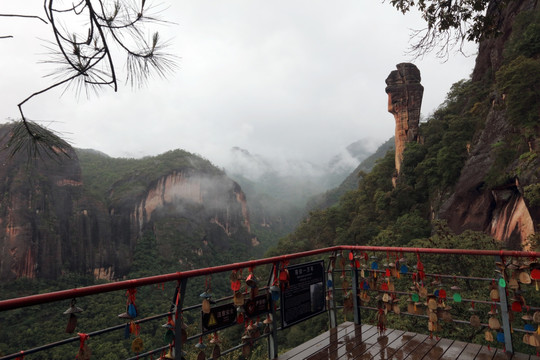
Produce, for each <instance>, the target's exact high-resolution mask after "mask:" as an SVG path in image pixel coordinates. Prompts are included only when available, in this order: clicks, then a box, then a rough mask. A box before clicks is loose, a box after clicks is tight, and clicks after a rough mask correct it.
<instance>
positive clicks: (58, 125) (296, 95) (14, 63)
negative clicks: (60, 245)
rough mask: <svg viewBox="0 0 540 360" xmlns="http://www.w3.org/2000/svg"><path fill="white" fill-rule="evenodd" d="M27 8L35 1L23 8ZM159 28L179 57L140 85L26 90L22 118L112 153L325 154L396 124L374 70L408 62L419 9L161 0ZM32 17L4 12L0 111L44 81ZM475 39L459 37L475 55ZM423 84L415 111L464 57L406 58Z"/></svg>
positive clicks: (353, 3)
mask: <svg viewBox="0 0 540 360" xmlns="http://www.w3.org/2000/svg"><path fill="white" fill-rule="evenodd" d="M21 3H22V2H19V1H2V2H1V3H0V13H4V14H5V13H23V14H34V15H40V16H44V15H43V10H42V8H41V5H42V2H41V1H33V2H31V3H33V4H34V5H28V4H27V3H29V2H24V3H22V4H21ZM32 6H35V7H32ZM165 7H167V9H166V10H165V11H163V12H162V14H161V17H162V18H164V19H166V20H169V21H171V22H174V23H176V25H170V26H167V27H165V28H161V30H162V34H163V36H162V37H164V38H166V39H170V42H171V44H172V46H171V48H170V52H172V53H174V54H175V55H176V56H178V69H177V70H176V71H175V72H174V73H173V74H172V75H170V76H169V77H168V78H167V79H161V78H154V79H151V80H150V82H149V84H148V86H147V87H145V88H143V89H132V88H130V87H129V86H128V85H125V84H124V83H121V86H120V88H119V91H118V92H117V93H114V92H113V91H112V90H110V89H108V90H106V91H104V92H102V93H101V95H100V96H99V97H96V96H92V97H90V98H86V97H85V96H82V97H79V98H77V96H75V94H74V92H72V91H68V92H66V93H64V94H63V95H62V90H61V89H55V90H53V91H51V92H48V93H47V94H44V95H42V96H39V97H36V98H35V99H33V100H31V101H30V102H29V103H28V105H27V106H26V107H25V108H24V110H25V114H26V115H27V116H28V117H29V118H30V119H32V120H35V121H38V122H39V123H41V124H43V125H46V126H48V127H50V128H51V129H53V130H55V131H57V132H59V133H60V134H61V135H63V136H64V137H65V138H66V139H67V140H68V141H69V142H70V143H71V144H72V145H73V146H75V147H80V148H93V149H96V150H99V151H102V152H104V153H107V154H109V155H111V156H115V157H141V156H146V155H156V154H160V153H162V152H165V151H167V150H171V149H176V148H182V149H185V150H188V151H190V152H194V153H197V154H200V155H202V156H204V157H206V158H207V159H209V160H211V161H212V162H213V163H215V164H217V165H224V164H225V163H226V161H227V154H228V153H229V150H230V148H232V147H233V146H238V147H241V148H244V149H247V150H249V151H250V152H251V153H256V154H261V155H264V156H267V157H282V158H294V159H305V160H309V161H313V162H316V163H322V162H325V161H327V160H328V159H329V158H330V157H332V156H333V155H335V154H336V153H339V152H340V151H341V150H342V149H343V148H344V147H345V146H347V145H348V144H350V143H352V142H354V141H356V140H359V139H362V138H371V139H376V140H377V141H378V142H379V143H382V142H383V141H384V140H386V139H388V138H390V137H391V136H393V133H394V120H393V117H392V115H391V114H389V113H388V112H387V97H386V94H385V92H384V88H385V82H384V80H385V79H386V77H387V76H388V74H389V73H390V72H391V71H392V70H394V69H395V65H396V64H398V63H400V62H406V61H410V60H411V59H410V56H408V55H406V54H405V52H406V50H407V48H408V41H409V35H410V33H411V32H410V29H412V28H420V27H422V25H423V24H422V22H421V19H420V17H419V15H418V14H408V15H405V16H404V15H402V14H401V13H399V12H398V11H396V10H395V9H394V8H393V7H392V6H391V5H389V4H388V3H382V2H380V1H378V0H333V1H328V0H325V1H320V0H305V1H298V0H287V1H285V0H271V1H268V0H264V1H263V0H242V1H240V0H228V1H218V0H212V1H210V0H190V1H185V0H164V1H163V2H162V5H161V8H165ZM49 32H50V31H49V27H48V25H46V24H43V23H41V22H40V21H38V20H31V19H13V18H0V35H13V36H14V37H13V38H12V39H4V40H0V54H1V55H0V56H1V62H0V64H1V67H2V71H1V72H0V94H1V96H2V101H1V106H0V121H2V122H5V121H9V119H10V118H12V119H16V118H18V117H19V115H18V109H17V104H18V103H19V102H20V101H21V100H23V99H24V98H26V97H27V96H29V95H30V94H31V93H32V92H35V91H38V90H41V89H42V88H45V87H47V86H48V85H50V84H52V79H51V78H44V77H43V76H44V75H45V74H47V72H48V70H50V69H49V68H48V67H47V65H46V64H42V63H39V62H40V61H43V60H46V59H47V55H46V53H47V51H46V49H45V47H44V45H45V42H44V41H43V40H40V39H49V38H50V35H49V34H48V33H49ZM475 49H476V46H474V45H471V46H470V47H469V53H470V54H471V55H474V52H475ZM414 63H415V64H416V65H417V66H418V68H419V69H420V71H421V75H422V84H423V85H424V88H425V91H424V100H423V108H422V114H423V116H427V115H428V114H430V113H431V112H433V110H434V109H436V107H437V106H438V105H439V104H440V103H441V102H442V101H443V100H444V98H445V95H446V93H447V92H448V90H449V88H450V86H451V84H452V83H454V82H456V81H458V80H460V79H463V78H468V77H469V75H470V73H471V72H472V69H473V66H474V56H469V57H464V56H462V55H457V54H456V55H453V56H451V58H450V59H449V60H448V61H447V62H446V63H442V62H441V60H440V59H437V58H436V57H435V55H434V54H429V55H427V56H426V57H425V58H424V59H423V60H416V61H414Z"/></svg>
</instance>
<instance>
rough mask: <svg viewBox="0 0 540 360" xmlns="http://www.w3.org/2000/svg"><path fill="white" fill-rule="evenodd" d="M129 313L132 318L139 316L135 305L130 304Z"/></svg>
mask: <svg viewBox="0 0 540 360" xmlns="http://www.w3.org/2000/svg"><path fill="white" fill-rule="evenodd" d="M128 314H129V316H131V317H132V318H134V317H137V309H136V308H135V305H133V304H129V306H128Z"/></svg>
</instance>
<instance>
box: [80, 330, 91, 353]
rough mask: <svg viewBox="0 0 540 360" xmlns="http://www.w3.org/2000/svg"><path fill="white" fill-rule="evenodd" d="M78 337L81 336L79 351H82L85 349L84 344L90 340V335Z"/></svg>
mask: <svg viewBox="0 0 540 360" xmlns="http://www.w3.org/2000/svg"><path fill="white" fill-rule="evenodd" d="M77 335H79V341H80V345H79V349H81V350H82V348H83V347H84V342H85V341H86V340H88V338H90V335H88V334H84V333H77Z"/></svg>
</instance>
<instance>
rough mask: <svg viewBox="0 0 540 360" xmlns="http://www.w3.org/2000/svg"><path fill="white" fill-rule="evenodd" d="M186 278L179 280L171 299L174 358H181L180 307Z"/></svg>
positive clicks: (181, 321)
mask: <svg viewBox="0 0 540 360" xmlns="http://www.w3.org/2000/svg"><path fill="white" fill-rule="evenodd" d="M186 284H187V278H182V279H181V280H179V284H178V286H177V287H176V292H175V295H174V299H173V304H172V306H171V309H174V317H175V319H174V353H175V355H174V358H175V359H176V360H181V359H182V345H183V344H182V325H183V322H184V320H183V318H182V308H183V307H184V297H185V294H186ZM171 311H172V310H171Z"/></svg>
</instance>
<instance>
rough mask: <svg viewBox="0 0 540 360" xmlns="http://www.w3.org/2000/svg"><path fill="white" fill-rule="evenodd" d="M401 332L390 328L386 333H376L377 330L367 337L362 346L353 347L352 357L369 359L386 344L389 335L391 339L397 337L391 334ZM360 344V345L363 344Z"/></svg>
mask: <svg viewBox="0 0 540 360" xmlns="http://www.w3.org/2000/svg"><path fill="white" fill-rule="evenodd" d="M394 333H396V334H398V333H399V334H401V332H400V331H397V332H396V331H395V330H390V331H388V332H387V334H386V335H382V336H381V335H378V332H377V334H376V335H374V336H372V337H370V338H369V339H366V340H365V341H364V343H363V344H365V347H364V346H360V349H356V348H355V349H354V350H353V356H354V359H371V358H372V357H373V356H374V355H375V354H378V353H379V352H380V351H381V349H382V348H383V347H384V346H385V345H386V343H387V340H388V338H389V337H391V339H392V341H393V340H395V339H396V338H397V337H399V336H396V335H392V334H394ZM363 344H362V345H363ZM359 350H362V351H359Z"/></svg>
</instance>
